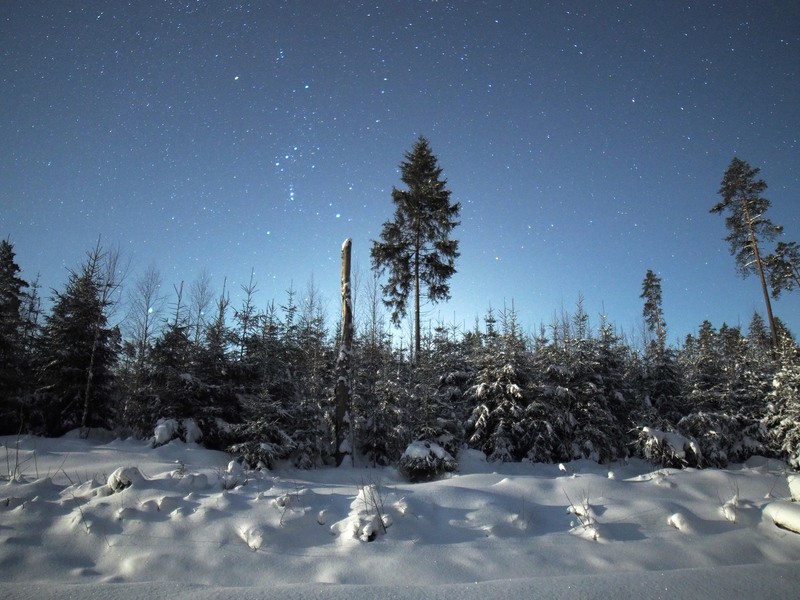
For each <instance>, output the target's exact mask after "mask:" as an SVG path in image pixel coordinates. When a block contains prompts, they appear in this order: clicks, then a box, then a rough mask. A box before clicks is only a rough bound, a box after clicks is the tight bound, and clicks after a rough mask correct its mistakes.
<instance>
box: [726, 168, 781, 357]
mask: <svg viewBox="0 0 800 600" xmlns="http://www.w3.org/2000/svg"><path fill="white" fill-rule="evenodd" d="M759 171H760V169H758V168H752V167H750V165H749V164H747V163H746V162H745V161H743V160H741V159H738V158H734V159H733V160H732V161H731V164H730V165H729V166H728V169H727V171H725V175H724V177H723V178H722V184H721V185H720V188H719V194H720V196H722V201H721V202H718V203H717V204H715V205H714V207H713V208H712V209H711V212H712V213H722V212H724V211H728V216H727V217H726V218H725V225H726V227H727V228H728V230H729V231H730V233H729V234H728V236H727V237H726V238H725V239H726V240H727V241H728V243H729V244H730V251H731V255H732V256H734V257H736V267H737V270H738V271H739V274H740V275H741V276H742V277H747V276H748V275H750V274H752V273H755V274H757V275H758V277H759V279H760V280H761V289H762V292H763V294H764V303H765V305H766V307H767V317H768V319H769V324H770V332H771V334H772V346H773V349H777V347H778V337H777V332H776V331H775V319H774V317H773V315H772V303H771V302H770V297H769V291H768V290H767V280H766V273H765V271H766V269H765V265H764V260H763V258H762V250H761V248H760V247H759V244H760V243H762V242H764V241H772V240H774V239H775V237H776V236H778V235H779V234H780V233H781V232H782V231H783V228H782V227H781V226H779V225H775V224H773V223H772V221H770V220H769V219H768V218H767V217H765V216H764V214H765V213H766V211H767V209H768V208H769V207H770V201H769V200H767V199H766V198H764V197H763V196H762V194H763V192H764V190H766V189H767V183H766V182H765V181H764V180H763V179H755V178H756V176H757V175H758V173H759Z"/></svg>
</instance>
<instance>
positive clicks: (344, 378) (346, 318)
mask: <svg viewBox="0 0 800 600" xmlns="http://www.w3.org/2000/svg"><path fill="white" fill-rule="evenodd" d="M350 246H351V242H350V239H349V238H348V239H346V240H345V241H344V244H342V333H341V339H340V341H339V356H338V358H337V359H336V398H335V399H336V411H335V415H334V437H335V438H336V466H337V467H338V466H339V465H341V464H342V461H343V460H344V457H345V456H346V455H347V454H348V448H347V443H346V442H347V437H348V436H347V432H348V429H349V428H350V427H351V426H352V424H351V423H350V422H349V421H350V366H351V365H350V362H351V358H352V354H353V301H352V296H351V293H350ZM352 452H353V449H352V448H350V449H349V453H352Z"/></svg>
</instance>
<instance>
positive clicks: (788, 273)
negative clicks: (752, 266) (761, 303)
mask: <svg viewBox="0 0 800 600" xmlns="http://www.w3.org/2000/svg"><path fill="white" fill-rule="evenodd" d="M764 262H765V263H766V265H767V270H768V271H769V282H770V287H771V288H772V295H773V296H774V297H775V298H777V297H778V296H780V294H781V292H782V291H783V290H786V291H787V292H791V291H792V290H795V289H799V288H800V246H798V244H797V242H778V243H777V244H776V246H775V252H773V253H772V254H770V255H769V256H767V258H766V259H764Z"/></svg>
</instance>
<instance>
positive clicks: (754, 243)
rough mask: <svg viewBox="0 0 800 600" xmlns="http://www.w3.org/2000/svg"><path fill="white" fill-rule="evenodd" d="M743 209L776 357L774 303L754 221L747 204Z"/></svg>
mask: <svg viewBox="0 0 800 600" xmlns="http://www.w3.org/2000/svg"><path fill="white" fill-rule="evenodd" d="M742 208H743V209H744V218H745V221H746V222H747V228H748V229H749V230H750V243H751V244H752V246H753V257H754V258H755V260H756V267H757V268H758V276H759V278H760V279H761V291H762V293H763V294H764V304H766V306H767V319H768V320H769V331H770V335H771V337H772V356H773V357H775V355H776V352H777V351H778V332H777V331H776V330H775V317H773V316H772V302H770V299H769V290H768V289H767V280H766V278H765V276H764V263H763V262H762V261H761V254H760V253H759V251H758V240H757V239H756V232H755V229H754V228H753V221H752V219H751V217H750V211H749V210H747V203H746V202H742Z"/></svg>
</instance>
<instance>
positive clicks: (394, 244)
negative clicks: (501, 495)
mask: <svg viewBox="0 0 800 600" xmlns="http://www.w3.org/2000/svg"><path fill="white" fill-rule="evenodd" d="M405 158H406V160H405V161H404V162H402V163H401V164H400V171H401V180H402V181H403V183H404V184H405V185H406V186H407V189H406V190H400V189H397V188H393V189H392V202H393V203H394V207H395V214H394V219H393V220H391V221H386V222H385V223H384V224H383V230H382V231H381V236H380V237H381V239H380V241H374V242H373V245H372V252H371V255H372V265H373V268H374V269H375V270H376V271H378V272H379V273H381V274H382V273H383V272H384V271H386V270H388V271H389V281H388V283H387V284H386V285H384V286H383V293H384V302H385V304H386V306H387V307H389V308H390V309H391V311H392V313H391V317H392V321H393V322H394V323H395V324H399V323H400V321H401V320H402V318H403V317H404V316H405V315H406V313H407V304H408V299H409V296H410V295H411V292H412V290H413V292H414V309H413V310H414V349H415V356H416V355H418V354H419V351H420V339H421V336H420V296H421V287H422V286H423V285H424V286H426V288H427V297H428V300H430V301H431V302H438V301H440V300H448V299H449V298H450V284H449V280H450V278H451V277H452V276H453V274H454V273H455V272H456V268H455V259H456V258H458V256H459V252H458V240H454V239H451V238H450V234H451V232H452V230H453V229H454V228H455V226H456V225H458V220H457V219H458V215H459V211H460V209H461V206H460V204H459V203H451V202H450V193H451V192H450V190H448V189H447V187H446V185H447V181H446V180H445V179H442V169H441V168H440V167H439V166H438V162H437V159H436V157H435V156H434V155H433V153H432V152H431V148H430V145H429V143H428V140H426V139H425V138H424V137H420V138H419V140H417V143H416V144H415V145H414V148H413V149H412V150H411V151H410V152H408V153H407V154H406V156H405Z"/></svg>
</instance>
